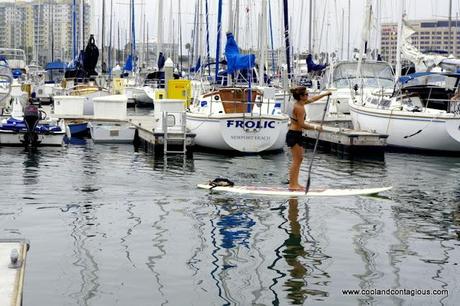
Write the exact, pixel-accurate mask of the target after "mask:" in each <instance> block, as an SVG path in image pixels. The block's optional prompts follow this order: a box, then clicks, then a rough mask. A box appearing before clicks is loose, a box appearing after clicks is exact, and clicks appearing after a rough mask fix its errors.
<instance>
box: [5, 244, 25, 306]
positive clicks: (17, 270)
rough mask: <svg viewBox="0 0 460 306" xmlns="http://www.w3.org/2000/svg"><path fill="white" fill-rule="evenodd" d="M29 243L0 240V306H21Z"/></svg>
mask: <svg viewBox="0 0 460 306" xmlns="http://www.w3.org/2000/svg"><path fill="white" fill-rule="evenodd" d="M28 250H29V243H28V242H27V241H25V240H21V239H0V275H1V277H0V305H12V306H13V305H14V306H20V305H22V291H23V290H22V289H23V285H24V272H25V266H26V257H27V252H28Z"/></svg>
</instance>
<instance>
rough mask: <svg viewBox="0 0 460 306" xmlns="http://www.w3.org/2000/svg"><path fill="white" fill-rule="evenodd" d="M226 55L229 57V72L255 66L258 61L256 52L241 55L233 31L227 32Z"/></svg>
mask: <svg viewBox="0 0 460 306" xmlns="http://www.w3.org/2000/svg"><path fill="white" fill-rule="evenodd" d="M225 57H226V58H227V73H233V72H235V71H236V70H241V69H249V68H254V66H255V63H256V56H255V55H254V54H248V55H240V51H239V50H238V45H237V43H236V41H235V37H234V36H233V33H227V44H226V45H225Z"/></svg>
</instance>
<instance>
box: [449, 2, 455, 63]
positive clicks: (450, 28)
mask: <svg viewBox="0 0 460 306" xmlns="http://www.w3.org/2000/svg"><path fill="white" fill-rule="evenodd" d="M455 26H457V25H455ZM448 48H449V54H452V53H453V51H454V48H453V46H452V0H449V45H448Z"/></svg>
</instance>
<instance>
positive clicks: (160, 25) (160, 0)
mask: <svg viewBox="0 0 460 306" xmlns="http://www.w3.org/2000/svg"><path fill="white" fill-rule="evenodd" d="M157 31H158V33H157V36H158V41H157V61H158V59H159V58H160V52H161V49H163V0H158V27H157Z"/></svg>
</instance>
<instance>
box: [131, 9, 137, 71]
mask: <svg viewBox="0 0 460 306" xmlns="http://www.w3.org/2000/svg"><path fill="white" fill-rule="evenodd" d="M135 22H136V20H135V19H134V0H131V56H132V57H131V59H132V64H133V72H134V71H136V64H137V54H136V30H135Z"/></svg>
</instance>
